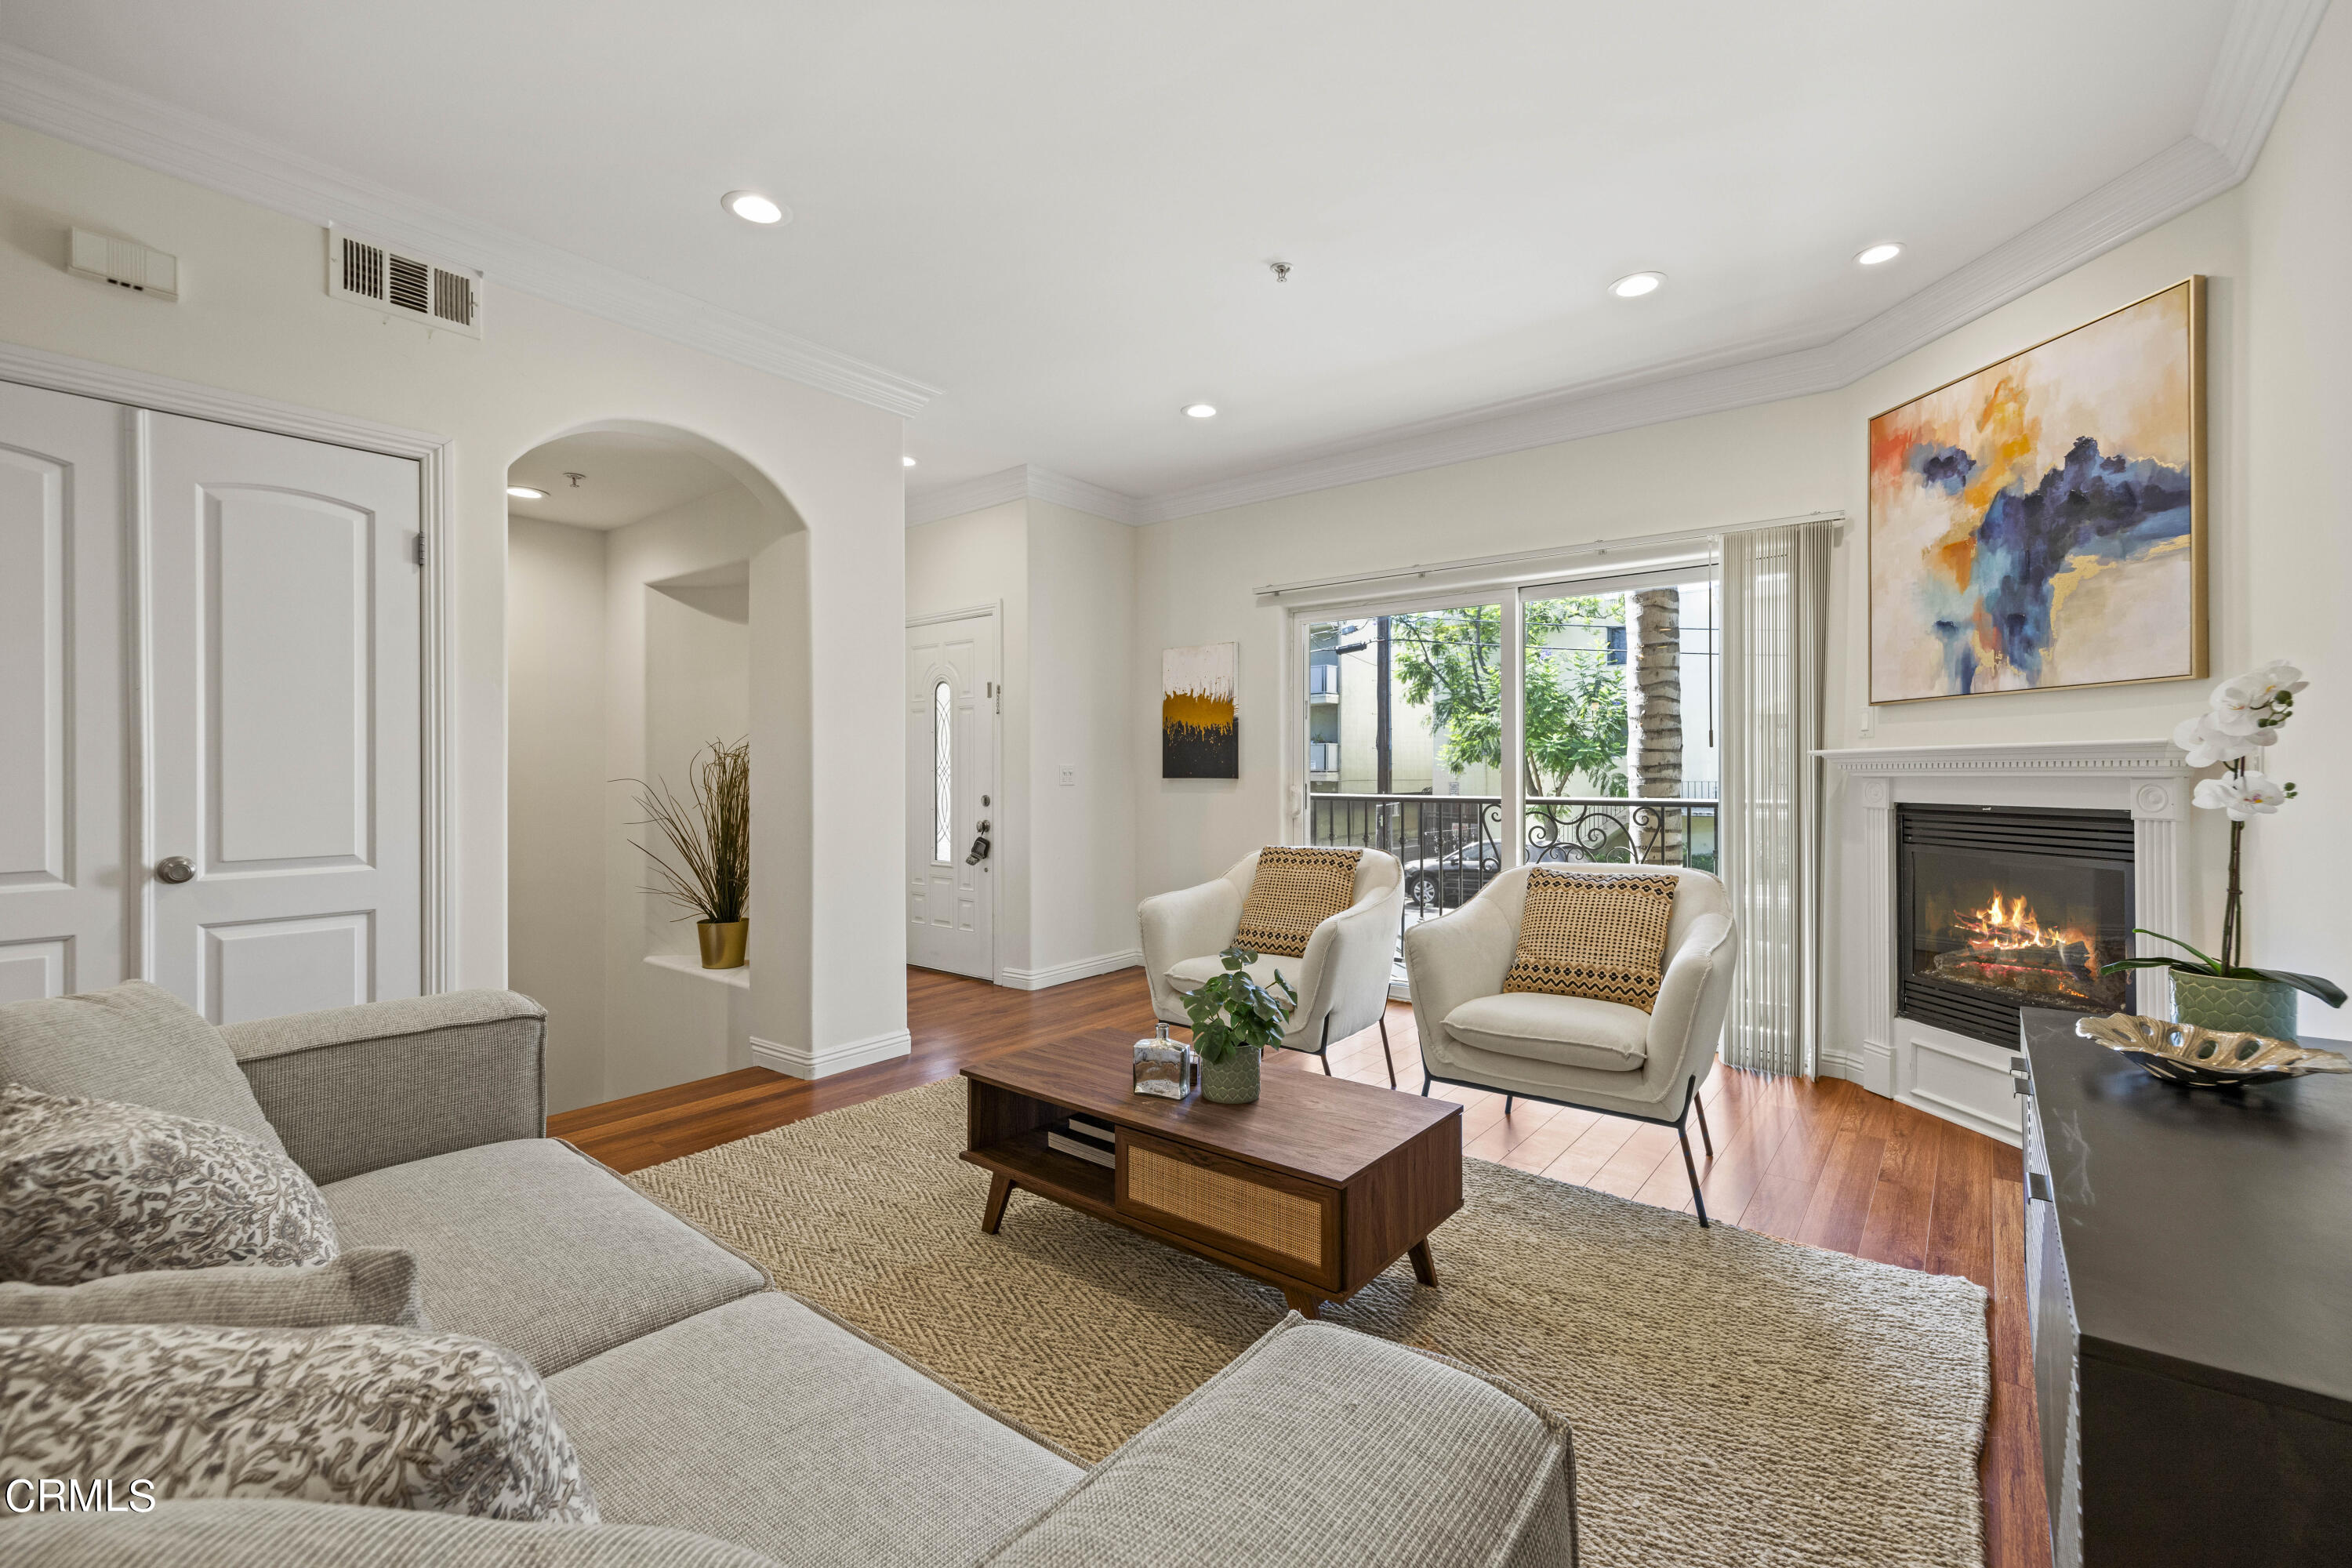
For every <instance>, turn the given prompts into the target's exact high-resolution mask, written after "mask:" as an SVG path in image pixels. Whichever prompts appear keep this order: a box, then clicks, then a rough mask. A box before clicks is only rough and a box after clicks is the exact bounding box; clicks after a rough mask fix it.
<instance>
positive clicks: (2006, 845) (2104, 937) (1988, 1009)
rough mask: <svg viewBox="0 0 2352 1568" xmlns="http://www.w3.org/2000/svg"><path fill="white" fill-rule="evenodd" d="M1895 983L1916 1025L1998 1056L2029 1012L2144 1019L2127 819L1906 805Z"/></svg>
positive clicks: (2014, 1037)
mask: <svg viewBox="0 0 2352 1568" xmlns="http://www.w3.org/2000/svg"><path fill="white" fill-rule="evenodd" d="M1899 809H1900V813H1901V833H1900V839H1901V851H1900V853H1901V859H1900V863H1899V867H1898V870H1897V882H1898V887H1897V889H1896V892H1897V908H1898V909H1899V910H1900V916H1899V918H1900V919H1901V921H1902V930H1901V931H1899V932H1898V938H1899V943H1898V949H1897V958H1896V967H1897V970H1898V973H1897V976H1896V979H1897V983H1898V986H1899V994H1900V998H1901V1000H1900V1005H1899V1009H1898V1010H1899V1011H1900V1012H1901V1013H1902V1014H1903V1016H1906V1017H1909V1018H1917V1019H1920V1020H1922V1021H1924V1022H1927V1023H1931V1024H1938V1025H1941V1026H1944V1027H1946V1028H1948V1029H1952V1030H1954V1031H1956V1032H1958V1033H1959V1034H1964V1035H1968V1036H1970V1037H1974V1038H1977V1039H1980V1040H1987V1041H1990V1042H1991V1043H1993V1044H1995V1045H2003V1046H2011V1045H2015V1044H2016V1043H2017V1010H2018V1008H2020V1007H2021V1006H2024V1007H2060V1008H2065V1009H2068V1010H2070V1011H2074V1012H2078V1013H2102V1014H2104V1013H2118V1012H2129V1011H2131V1009H2132V983H2131V972H2130V971H2128V970H2117V969H2115V968H2112V967H2111V965H2112V964H2113V963H2115V961H2116V960H2117V959H2120V958H2123V957H2126V956H2127V955H2128V954H2129V952H2130V951H2131V947H2130V942H2131V928H2132V825H2131V817H2130V815H2129V814H2128V813H2126V812H2120V811H2118V812H2079V811H2030V810H2024V809H2018V808H1995V809H1986V808H1980V807H1974V806H1924V805H1905V806H1902V807H1900V808H1899Z"/></svg>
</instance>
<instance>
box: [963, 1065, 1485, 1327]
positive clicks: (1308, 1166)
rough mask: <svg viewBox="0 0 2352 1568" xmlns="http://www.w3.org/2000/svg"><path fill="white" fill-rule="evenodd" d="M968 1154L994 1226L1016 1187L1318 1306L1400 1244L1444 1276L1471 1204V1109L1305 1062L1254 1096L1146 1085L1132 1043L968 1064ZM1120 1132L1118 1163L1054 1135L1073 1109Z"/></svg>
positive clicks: (1275, 1075) (1373, 1270) (1425, 1276)
mask: <svg viewBox="0 0 2352 1568" xmlns="http://www.w3.org/2000/svg"><path fill="white" fill-rule="evenodd" d="M963 1076H964V1077H965V1078H967V1079H971V1110H970V1136H969V1138H968V1139H967V1143H968V1147H967V1148H966V1149H965V1151H964V1155H963V1157H964V1158H965V1159H967V1160H969V1161H971V1163H973V1164H975V1165H978V1166H981V1167H982V1169H984V1170H986V1171H988V1172H989V1173H991V1175H992V1178H993V1179H992V1181H991V1182H990V1183H989V1188H988V1207H987V1210H986V1212H985V1213H984V1214H983V1215H982V1216H981V1222H980V1227H981V1229H982V1230H983V1231H986V1232H987V1233H988V1234H990V1235H991V1236H993V1235H995V1234H996V1228H997V1226H998V1225H1000V1224H1001V1223H1002V1222H1003V1218H1004V1205H1005V1202H1006V1200H1007V1199H1008V1198H1010V1197H1011V1196H1012V1195H1013V1188H1015V1187H1022V1188H1025V1189H1026V1190H1028V1191H1030V1192H1032V1193H1034V1194H1037V1195H1038V1196H1039V1197H1042V1198H1051V1199H1052V1200H1053V1201H1054V1202H1055V1203H1057V1204H1062V1205H1066V1206H1067V1207H1070V1208H1074V1209H1076V1210H1077V1211H1078V1212H1080V1213H1081V1214H1089V1215H1094V1216H1095V1217H1096V1218H1097V1219H1106V1220H1108V1221H1110V1222H1111V1223H1112V1224H1113V1225H1122V1226H1126V1227H1127V1228H1128V1229H1129V1230H1131V1231H1134V1232H1136V1233H1138V1234H1139V1235H1142V1236H1148V1237H1151V1238H1152V1239H1153V1240H1155V1241H1161V1242H1165V1243H1167V1244H1168V1245H1169V1246H1170V1247H1175V1248H1177V1249H1178V1250H1179V1251H1182V1252H1189V1253H1192V1255H1193V1256H1194V1257H1196V1258H1207V1259H1208V1260H1209V1261H1210V1262H1212V1263H1221V1264H1223V1266H1224V1267H1226V1268H1232V1269H1236V1270H1238V1271H1240V1272H1241V1273H1244V1274H1247V1275H1249V1276H1251V1277H1252V1278H1254V1279H1263V1280H1265V1282H1266V1283H1267V1284H1269V1285H1273V1286H1275V1287H1276V1288H1277V1289H1280V1290H1281V1292H1282V1295H1283V1300H1286V1301H1287V1302H1289V1303H1290V1305H1291V1306H1293V1307H1295V1308H1297V1310H1299V1311H1301V1312H1303V1313H1305V1314H1306V1315H1307V1316H1308V1317H1310V1318H1312V1317H1314V1316H1316V1315H1317V1313H1318V1310H1320V1309H1321V1306H1322V1304H1323V1303H1324V1302H1326V1301H1344V1300H1347V1299H1348V1298H1349V1297H1350V1296H1352V1295H1354V1294H1355V1293H1356V1291H1357V1290H1358V1289H1361V1288H1362V1286H1363V1285H1364V1283H1365V1282H1366V1281H1367V1280H1369V1279H1371V1278H1372V1277H1373V1276H1374V1275H1376V1274H1378V1273H1380V1272H1381V1270H1382V1269H1383V1268H1387V1267H1388V1266H1389V1265H1390V1264H1391V1263H1393V1262H1395V1261H1396V1260H1397V1259H1398V1258H1400V1257H1402V1256H1404V1255H1406V1254H1408V1253H1410V1254H1411V1255H1412V1271H1413V1275H1414V1277H1415V1278H1416V1279H1419V1280H1420V1281H1421V1282H1422V1283H1423V1285H1429V1286H1434V1285H1435V1284H1436V1283H1437V1265H1436V1262H1435V1260H1434V1259H1433V1258H1431V1256H1430V1251H1429V1233H1430V1232H1431V1231H1433V1230H1434V1229H1436V1228H1437V1226H1438V1225H1439V1223H1440V1222H1442V1221H1443V1220H1444V1219H1445V1217H1446V1216H1447V1215H1451V1214H1453V1213H1454V1211H1455V1210H1456V1209H1459V1208H1460V1207H1461V1206H1462V1107H1461V1106H1460V1105H1459V1104H1457V1103H1456V1102H1454V1101H1453V1100H1425V1099H1423V1098H1422V1097H1421V1096H1419V1095H1415V1094H1400V1093H1398V1092H1397V1091H1395V1090H1394V1089H1377V1088H1374V1087H1373V1086H1372V1085H1370V1084H1365V1083H1351V1082H1349V1081H1348V1080H1347V1079H1331V1078H1325V1077H1323V1076H1321V1075H1320V1074H1314V1073H1304V1072H1268V1073H1266V1074H1265V1087H1264V1089H1262V1090H1261V1091H1260V1094H1259V1098H1258V1100H1257V1101H1256V1103H1255V1104H1253V1105H1213V1104H1211V1103H1209V1102H1208V1101H1206V1100H1202V1099H1201V1097H1200V1096H1199V1095H1198V1094H1197V1093H1195V1094H1193V1095H1192V1096H1191V1097H1189V1098H1187V1099H1185V1100H1156V1099H1152V1098H1150V1097H1149V1096H1146V1095H1139V1094H1137V1093H1135V1092H1134V1089H1133V1081H1134V1069H1133V1057H1132V1054H1131V1049H1130V1046H1129V1042H1128V1041H1126V1040H1123V1039H1118V1038H1114V1037H1109V1036H1108V1035H1101V1034H1097V1035H1091V1036H1083V1037H1076V1038H1073V1039H1067V1040H1058V1041H1055V1042H1054V1043H1053V1044H1051V1045H1044V1046H1037V1047H1033V1048H1031V1049H1029V1050H1025V1051H1021V1052H1018V1053H1016V1054H1014V1055H1011V1056H1005V1057H999V1058H994V1059H992V1060H990V1061H985V1062H982V1063H979V1064H977V1065H975V1066H972V1067H968V1068H964V1069H963ZM1074 1110H1077V1111H1084V1112H1086V1113H1087V1115H1089V1116H1094V1117H1098V1118H1100V1119H1101V1120H1102V1121H1108V1122H1109V1123H1111V1124H1112V1125H1113V1126H1114V1127H1116V1128H1117V1129H1118V1166H1117V1168H1116V1169H1107V1168H1105V1167H1104V1166H1101V1165H1097V1164H1094V1163H1090V1162H1088V1161H1086V1160H1081V1159H1078V1158H1077V1157H1076V1156H1075V1155H1071V1154H1064V1153H1061V1152H1058V1151H1055V1150H1052V1149H1048V1148H1047V1147H1046V1146H1045V1130H1046V1128H1047V1127H1049V1126H1051V1125H1053V1124H1054V1123H1056V1122H1059V1121H1063V1120H1065V1119H1066V1117H1067V1116H1068V1115H1069V1113H1070V1112H1071V1111H1074Z"/></svg>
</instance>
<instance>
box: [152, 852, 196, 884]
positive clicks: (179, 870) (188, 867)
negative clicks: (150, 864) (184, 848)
mask: <svg viewBox="0 0 2352 1568" xmlns="http://www.w3.org/2000/svg"><path fill="white" fill-rule="evenodd" d="M195 875H196V863H195V862H194V861H193V860H191V859H189V858H187V857H186V856H185V855H173V856H171V857H169V858H165V859H162V860H158V861H156V862H155V879H156V880H157V881H159V882H187V881H193V880H194V879H195Z"/></svg>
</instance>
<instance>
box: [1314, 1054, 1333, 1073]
mask: <svg viewBox="0 0 2352 1568" xmlns="http://www.w3.org/2000/svg"><path fill="white" fill-rule="evenodd" d="M1315 1059H1316V1060H1317V1061H1318V1062H1321V1063H1322V1064H1323V1076H1324V1077H1325V1078H1329V1077H1330V1076H1331V1053H1330V1052H1329V1051H1328V1050H1325V1051H1318V1052H1316V1053H1315Z"/></svg>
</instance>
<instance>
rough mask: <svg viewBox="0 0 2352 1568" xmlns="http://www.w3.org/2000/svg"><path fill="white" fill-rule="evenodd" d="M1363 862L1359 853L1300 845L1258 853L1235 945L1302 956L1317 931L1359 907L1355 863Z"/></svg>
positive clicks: (1268, 848)
mask: <svg viewBox="0 0 2352 1568" xmlns="http://www.w3.org/2000/svg"><path fill="white" fill-rule="evenodd" d="M1362 858H1364V852H1363V851H1362V850H1361V849H1323V848H1307V847H1304V846H1300V845H1286V844H1269V845H1267V846H1266V847H1265V848H1264V849H1261V850H1259V851H1258V856H1257V870H1256V872H1255V874H1254V875H1253V876H1252V877H1251V879H1250V889H1249V892H1248V894H1247V895H1246V896H1245V897H1244V898H1243V900H1242V923H1241V927H1240V929H1239V930H1237V931H1234V945H1235V946H1238V947H1244V948H1247V949H1248V950H1249V951H1251V952H1261V953H1263V952H1278V953H1285V954H1287V955H1288V956H1290V957H1292V958H1297V957H1301V956H1303V955H1304V954H1305V953H1306V952H1307V939H1308V938H1309V937H1311V936H1313V935H1314V934H1315V928H1316V927H1317V926H1319V925H1321V924H1322V923H1323V922H1324V921H1328V920H1329V919H1330V918H1331V917H1332V916H1333V915H1336V914H1338V913H1339V911H1340V910H1344V909H1346V908H1347V907H1348V906H1349V904H1352V903H1354V902H1355V901H1356V863H1357V862H1358V861H1360V860H1361V859H1362Z"/></svg>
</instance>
